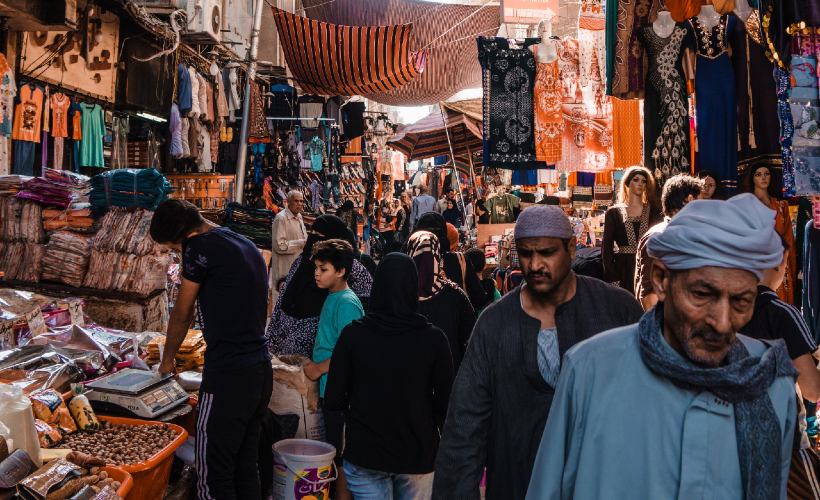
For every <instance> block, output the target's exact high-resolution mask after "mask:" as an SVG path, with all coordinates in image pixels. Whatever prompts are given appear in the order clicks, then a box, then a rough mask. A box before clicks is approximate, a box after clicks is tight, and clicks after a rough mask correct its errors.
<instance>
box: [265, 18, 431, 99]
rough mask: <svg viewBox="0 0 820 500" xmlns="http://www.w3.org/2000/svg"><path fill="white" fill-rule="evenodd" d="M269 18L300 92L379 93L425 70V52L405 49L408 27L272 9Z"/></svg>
mask: <svg viewBox="0 0 820 500" xmlns="http://www.w3.org/2000/svg"><path fill="white" fill-rule="evenodd" d="M273 18H274V20H275V21H276V27H277V29H278V30H279V37H280V39H281V40H282V47H283V49H284V52H285V59H286V60H287V62H288V67H289V68H290V70H291V72H292V73H293V76H294V78H295V79H296V81H297V82H298V84H299V86H300V87H302V90H303V91H304V92H305V93H308V94H319V95H358V94H368V95H369V94H378V93H380V92H386V91H389V90H392V89H395V88H397V87H400V86H402V85H405V84H406V83H408V82H410V81H411V80H412V79H413V78H415V77H416V76H417V75H418V74H419V73H421V72H422V71H423V70H424V63H425V60H426V58H427V52H425V51H421V52H412V51H411V50H410V45H411V40H412V36H413V24H412V23H409V24H401V25H392V26H364V27H356V26H339V25H335V24H329V23H325V22H320V21H315V20H311V19H308V18H305V17H301V16H297V15H295V14H291V13H289V12H286V11H284V10H281V9H277V8H275V7H273Z"/></svg>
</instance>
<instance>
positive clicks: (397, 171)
mask: <svg viewBox="0 0 820 500" xmlns="http://www.w3.org/2000/svg"><path fill="white" fill-rule="evenodd" d="M390 163H391V164H392V165H393V180H394V181H403V180H404V155H403V154H401V153H399V152H398V151H393V156H392V157H391V158H390Z"/></svg>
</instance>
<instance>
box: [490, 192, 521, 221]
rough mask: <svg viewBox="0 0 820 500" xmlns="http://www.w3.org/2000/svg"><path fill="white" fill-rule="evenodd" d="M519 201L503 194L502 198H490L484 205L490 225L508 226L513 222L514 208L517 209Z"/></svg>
mask: <svg viewBox="0 0 820 500" xmlns="http://www.w3.org/2000/svg"><path fill="white" fill-rule="evenodd" d="M520 201H521V199H520V198H518V196H514V195H511V194H505V195H504V196H490V197H489V198H488V199H487V201H485V202H484V205H485V206H486V207H487V210H488V211H489V212H490V224H509V223H511V222H515V214H514V213H513V209H514V208H518V204H519V202H520Z"/></svg>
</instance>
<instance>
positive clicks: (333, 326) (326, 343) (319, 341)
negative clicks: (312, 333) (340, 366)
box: [313, 288, 364, 397]
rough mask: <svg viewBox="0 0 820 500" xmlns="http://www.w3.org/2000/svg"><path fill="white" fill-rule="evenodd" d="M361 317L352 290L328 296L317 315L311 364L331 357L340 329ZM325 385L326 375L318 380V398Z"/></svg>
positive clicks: (360, 307)
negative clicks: (317, 326) (316, 328)
mask: <svg viewBox="0 0 820 500" xmlns="http://www.w3.org/2000/svg"><path fill="white" fill-rule="evenodd" d="M362 316H364V309H363V308H362V303H361V302H360V301H359V298H358V297H356V294H355V293H354V292H353V290H351V289H349V288H345V289H344V290H342V291H341V292H336V293H331V294H330V295H328V297H327V300H325V304H324V305H323V306H322V312H321V314H319V330H318V331H317V332H316V342H315V343H314V344H313V362H314V363H321V362H322V361H325V360H326V359H327V358H329V357H331V355H332V354H333V348H334V347H336V341H337V340H339V334H341V333H342V329H343V328H344V327H346V326H347V325H349V324H350V323H351V322H353V320H357V319H359V318H361V317H362ZM331 363H332V361H331ZM326 385H327V373H325V374H324V375H322V376H321V377H320V378H319V396H321V397H324V395H325V386H326Z"/></svg>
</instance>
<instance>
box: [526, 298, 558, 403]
mask: <svg viewBox="0 0 820 500" xmlns="http://www.w3.org/2000/svg"><path fill="white" fill-rule="evenodd" d="M519 300H520V301H521V309H524V294H523V293H522V294H521V299H519ZM536 357H537V358H538V371H539V372H541V376H542V377H544V380H545V381H546V382H547V383H548V384H549V385H550V386H551V387H557V386H558V376H559V375H560V374H561V355H560V354H559V352H558V328H555V327H553V328H542V329H540V330H538V350H537V351H536Z"/></svg>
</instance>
